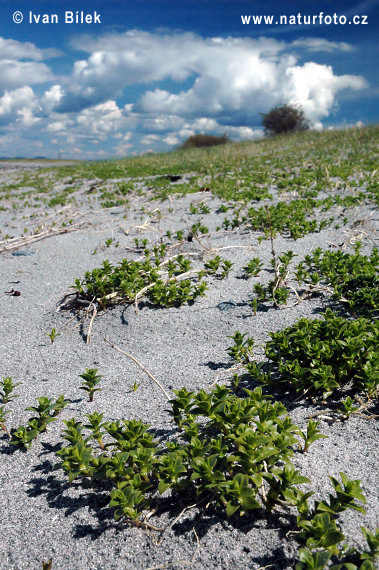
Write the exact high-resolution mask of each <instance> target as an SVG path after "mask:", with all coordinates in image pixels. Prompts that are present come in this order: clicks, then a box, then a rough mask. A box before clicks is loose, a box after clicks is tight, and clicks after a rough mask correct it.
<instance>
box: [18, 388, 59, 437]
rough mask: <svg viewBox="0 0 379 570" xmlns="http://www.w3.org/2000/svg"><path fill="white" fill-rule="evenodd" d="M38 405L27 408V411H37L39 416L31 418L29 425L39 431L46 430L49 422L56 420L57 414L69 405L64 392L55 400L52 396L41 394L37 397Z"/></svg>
mask: <svg viewBox="0 0 379 570" xmlns="http://www.w3.org/2000/svg"><path fill="white" fill-rule="evenodd" d="M37 402H38V405H37V406H30V407H28V408H25V409H26V410H27V411H30V412H35V413H36V414H37V416H35V417H32V418H30V420H29V421H28V425H29V426H32V427H33V429H36V430H37V431H38V432H44V431H46V428H47V426H48V424H49V423H51V422H54V421H56V419H57V418H56V416H57V415H58V414H59V413H60V412H61V411H62V410H63V409H64V408H65V407H66V406H67V404H68V400H65V398H64V396H63V394H62V395H61V396H59V398H58V399H57V400H56V401H55V402H54V400H53V399H52V398H47V397H46V396H41V397H40V398H37Z"/></svg>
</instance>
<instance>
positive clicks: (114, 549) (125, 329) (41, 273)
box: [0, 163, 378, 570]
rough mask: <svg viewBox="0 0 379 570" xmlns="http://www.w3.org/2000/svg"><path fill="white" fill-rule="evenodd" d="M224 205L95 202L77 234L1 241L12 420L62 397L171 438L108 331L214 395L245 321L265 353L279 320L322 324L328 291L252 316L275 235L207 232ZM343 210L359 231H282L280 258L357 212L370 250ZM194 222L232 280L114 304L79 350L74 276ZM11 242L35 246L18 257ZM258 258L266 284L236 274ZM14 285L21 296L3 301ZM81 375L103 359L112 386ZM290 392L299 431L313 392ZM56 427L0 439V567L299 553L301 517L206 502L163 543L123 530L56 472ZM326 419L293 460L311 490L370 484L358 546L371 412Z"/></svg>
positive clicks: (347, 528)
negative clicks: (192, 293) (68, 304)
mask: <svg viewBox="0 0 379 570" xmlns="http://www.w3.org/2000/svg"><path fill="white" fill-rule="evenodd" d="M1 167H2V168H1V173H0V174H1V176H2V177H3V179H2V180H3V181H4V180H7V179H9V177H10V175H11V172H10V171H11V170H12V169H14V165H10V166H9V168H8V170H7V167H6V164H5V163H2V164H1ZM17 168H18V169H20V168H23V166H22V165H17ZM7 177H8V178H7ZM88 184H89V182H88ZM201 200H205V201H206V203H207V204H208V205H209V207H210V209H211V213H210V214H207V215H204V216H199V215H191V214H190V211H189V204H190V202H193V203H196V202H197V201H201ZM219 205H220V201H219V200H217V199H214V198H212V197H211V196H210V195H209V194H204V193H199V194H195V195H190V196H187V197H181V198H173V199H172V200H170V201H167V202H164V203H160V202H159V203H154V202H147V201H146V199H145V198H144V197H142V196H140V197H136V198H135V199H133V200H132V201H131V203H130V205H129V207H128V208H123V207H118V208H113V209H110V210H102V211H91V210H88V209H83V210H81V208H80V205H79V207H78V208H76V210H75V216H74V222H73V224H72V226H71V230H75V231H70V232H67V233H62V234H56V235H53V236H51V237H46V238H45V239H41V240H39V241H36V242H34V243H25V244H22V243H21V242H20V243H19V245H18V247H17V248H15V247H13V246H12V248H13V249H11V248H8V249H7V250H6V251H4V249H5V248H4V246H3V247H2V249H3V251H2V253H0V276H1V285H2V289H1V292H0V295H1V304H0V330H1V337H0V348H1V350H0V376H1V377H5V376H11V377H12V378H13V379H14V381H15V382H22V384H21V385H20V386H18V388H17V389H16V393H17V394H19V395H20V397H19V398H17V399H15V400H13V401H12V402H11V403H10V404H9V405H8V408H9V410H10V413H9V416H8V422H7V423H8V425H9V427H16V426H18V425H19V424H20V423H24V422H26V420H27V419H28V417H30V412H26V411H25V408H26V407H27V406H31V405H34V404H35V399H36V398H37V397H39V396H42V395H46V396H48V397H54V398H56V397H58V396H59V395H60V394H64V395H65V397H66V398H68V399H69V400H70V404H69V405H68V406H67V408H66V409H65V410H64V412H63V413H62V414H61V416H60V417H61V418H62V419H68V418H70V417H73V416H75V417H76V418H77V419H83V417H84V414H88V413H90V412H92V411H93V410H94V409H96V410H98V411H101V412H103V413H104V416H105V419H116V418H127V419H132V418H138V419H141V420H143V421H145V422H148V423H149V424H151V426H152V428H154V430H159V433H160V434H161V435H162V437H166V436H167V435H168V436H169V435H172V434H173V424H172V423H171V421H170V417H169V416H168V414H167V413H166V411H165V410H166V408H167V404H166V401H165V398H164V396H163V394H162V392H161V391H159V389H158V388H157V386H156V385H155V384H154V383H152V382H151V380H149V378H148V377H147V376H146V375H145V374H144V373H143V372H142V370H141V369H140V368H138V367H137V366H136V365H135V364H134V363H133V362H132V361H131V360H129V359H128V358H126V357H125V356H123V355H122V354H120V353H118V352H116V351H115V350H114V349H112V347H111V346H110V345H109V344H107V343H106V342H105V340H104V339H105V338H108V339H109V340H110V341H111V342H114V343H116V344H117V345H118V346H119V347H120V348H122V349H123V350H126V351H127V352H129V353H130V354H132V355H133V356H134V357H135V358H137V359H138V360H139V361H140V362H141V363H142V364H144V365H145V366H146V367H147V368H148V369H149V370H150V372H151V373H152V374H153V375H154V376H155V377H156V378H157V379H159V381H160V382H161V383H162V384H163V385H164V386H165V388H166V389H167V390H168V391H170V390H172V389H177V388H180V387H182V386H186V387H187V388H188V389H193V390H197V389H200V388H204V389H209V388H210V386H211V385H212V384H213V383H214V382H216V381H218V382H222V381H223V380H224V379H225V380H226V379H227V378H228V377H230V375H229V376H228V375H227V374H225V370H226V369H227V368H228V366H230V365H231V361H230V358H229V357H228V355H227V353H226V348H227V347H228V346H230V344H231V340H230V339H229V338H228V335H231V334H233V333H234V332H235V331H236V330H237V329H238V330H240V331H241V332H247V333H248V334H249V335H251V336H254V338H255V340H256V345H257V347H258V349H257V357H258V358H259V357H260V356H261V355H262V353H263V349H262V345H263V343H264V342H265V341H267V340H268V333H269V332H270V331H275V330H278V329H282V328H284V327H285V326H287V325H289V324H292V323H294V322H295V321H296V320H297V319H298V318H299V317H300V316H308V317H317V315H318V313H319V312H320V310H323V309H325V307H327V306H328V302H327V301H326V300H325V298H321V297H319V298H315V299H312V300H309V301H306V302H303V303H301V304H300V305H298V306H296V307H294V308H292V309H287V310H277V309H274V308H269V309H268V310H267V311H260V312H258V314H257V316H254V315H253V313H252V310H251V307H250V306H249V300H250V299H251V298H252V290H253V284H254V283H255V282H257V281H258V280H262V281H267V280H269V279H270V278H271V274H270V271H269V269H270V262H271V253H270V248H271V246H270V243H269V240H265V241H263V242H262V243H260V244H259V243H258V234H257V233H251V232H248V231H245V230H240V231H235V232H227V233H226V232H224V233H222V232H218V233H212V232H214V231H215V228H216V226H217V225H219V224H220V223H221V222H222V220H223V218H224V217H225V214H217V207H218V206H219ZM156 209H159V215H158V214H157V213H156ZM147 210H148V211H149V212H150V215H149V214H148V213H147ZM154 210H155V213H154ZM27 213H28V212H25V211H23V210H21V211H20V212H17V211H16V212H13V211H12V212H10V211H5V212H0V222H1V224H2V226H3V228H5V229H3V231H4V232H5V231H7V232H10V230H11V233H12V235H13V236H19V235H21V234H22V232H23V227H24V225H25V224H26V223H27V222H26V221H25V218H23V216H25V214H27ZM51 215H52V216H53V213H52V212H51ZM329 215H330V214H329ZM337 215H339V214H338V212H337ZM344 215H345V214H344ZM349 215H350V217H351V224H350V225H348V226H346V227H345V228H342V229H340V230H335V229H331V228H329V229H325V230H323V231H322V232H321V233H318V234H310V235H307V236H305V237H304V238H302V239H299V240H297V241H293V240H291V239H286V238H283V237H281V238H277V239H276V240H275V246H276V249H277V251H278V253H280V252H283V251H287V250H290V249H291V250H293V251H294V252H295V253H297V254H298V255H299V258H298V259H300V258H301V256H303V255H305V254H306V253H308V252H309V251H310V250H311V249H313V248H314V247H317V246H321V247H324V248H328V247H333V248H337V247H347V248H348V249H349V247H350V246H351V241H352V240H354V237H356V236H357V235H358V233H357V229H356V228H357V225H356V224H355V225H354V222H356V221H357V220H358V219H361V218H362V216H364V218H365V221H366V222H367V224H366V225H365V226H363V227H362V226H361V227H360V228H359V229H361V230H362V231H363V230H364V235H363V234H361V236H363V239H364V243H365V249H366V251H368V250H369V249H370V248H371V247H372V243H373V242H372V239H373V237H374V236H373V232H372V230H373V212H372V211H369V210H367V209H365V210H364V211H361V210H353V211H351V213H350V214H349ZM125 216H126V217H125ZM200 219H201V220H202V221H203V223H205V224H206V225H207V226H208V227H209V229H210V231H211V235H210V237H209V238H208V237H205V238H203V239H202V240H201V243H199V242H197V241H196V240H195V241H194V242H192V243H186V244H185V246H184V250H187V251H189V250H191V251H193V252H195V251H197V252H202V253H204V255H205V256H208V258H209V257H211V255H210V254H209V250H210V249H215V248H225V249H223V250H220V251H218V252H217V253H219V255H221V256H222V257H224V258H226V259H230V260H232V261H233V263H234V267H233V271H232V273H231V274H230V276H229V277H228V279H226V280H222V281H221V280H218V279H216V278H212V277H210V278H208V286H209V290H208V291H207V293H206V296H205V297H203V298H200V299H198V300H196V301H195V303H194V304H192V305H186V306H183V307H180V308H170V309H157V308H153V307H151V306H149V305H148V304H143V303H142V304H141V306H140V310H139V312H138V314H136V312H135V311H134V308H133V307H132V306H129V305H124V306H119V307H115V308H113V309H111V310H109V311H107V312H106V313H103V314H100V315H99V316H98V317H97V318H96V320H95V322H94V326H93V330H92V338H91V342H90V343H89V344H86V343H85V335H86V331H87V328H88V320H87V321H86V322H84V323H83V324H82V325H81V326H80V325H79V321H78V319H77V318H75V317H74V315H73V314H72V313H70V312H67V311H60V312H57V307H58V306H59V304H60V302H61V301H62V299H63V298H64V296H65V295H66V294H67V293H68V292H70V291H72V289H70V287H71V286H72V285H73V283H74V280H75V278H81V277H83V274H84V271H85V270H89V269H92V268H94V267H98V266H100V264H101V262H102V261H103V260H104V259H109V260H110V261H111V262H113V263H116V262H117V261H119V260H121V259H123V258H125V257H127V258H129V259H132V258H136V257H138V254H137V253H135V252H133V247H134V241H133V240H134V238H136V237H137V238H139V239H141V238H147V239H149V240H151V241H153V242H156V241H157V240H159V238H160V237H161V236H162V235H163V234H164V233H165V232H166V230H167V229H170V230H174V231H175V230H178V229H184V230H185V232H187V233H188V229H189V228H190V226H191V225H192V224H193V223H195V222H197V221H199V220H200ZM370 219H371V221H370ZM37 223H38V222H37V221H35V224H36V225H37ZM138 226H139V227H138ZM141 226H142V227H141ZM76 230H77V231H76ZM110 237H113V238H114V239H115V241H114V242H113V243H112V245H111V246H109V247H106V246H105V240H106V239H108V238H110ZM116 242H117V243H118V246H117V247H116V245H115V244H116ZM13 244H14V242H13ZM236 246H237V247H236ZM94 250H97V253H94ZM17 251H18V252H19V253H20V252H24V253H25V252H27V253H29V255H14V253H16V252H17ZM213 255H214V254H213ZM256 256H258V257H260V258H261V259H262V260H263V262H264V266H265V268H266V270H265V271H263V272H262V274H261V276H260V277H259V279H258V278H252V279H250V280H245V279H242V278H241V276H242V267H243V266H244V265H246V263H247V261H248V260H249V259H251V257H256ZM206 258H207V257H206ZM194 263H195V265H196V263H198V261H196V260H195V261H194ZM12 289H13V290H17V291H19V292H20V295H18V296H14V295H9V294H5V292H9V291H11V290H12ZM230 301H231V303H229V304H228V305H226V306H225V305H220V303H224V302H230ZM225 307H226V309H227V310H225ZM222 309H223V310H222ZM52 327H55V328H56V329H57V331H59V332H60V333H61V334H60V336H58V337H57V339H56V341H55V342H54V344H51V343H50V340H49V338H48V337H47V336H46V334H45V333H47V332H49V331H50V330H51V329H52ZM259 347H260V348H259ZM86 368H98V369H99V371H100V373H101V374H103V376H104V380H103V382H102V387H103V391H101V392H98V393H97V394H96V395H95V401H94V403H93V404H89V403H88V402H87V401H86V397H85V395H84V393H83V392H82V391H80V390H78V387H79V386H80V383H81V381H80V378H79V374H81V373H83V372H84V370H85V369H86ZM223 373H224V375H223ZM135 381H136V382H137V383H139V384H140V386H139V388H138V390H137V391H136V392H134V391H133V390H132V389H131V386H132V385H133V383H134V382H135ZM293 400H294V396H293V395H288V394H287V396H286V399H285V403H286V405H287V407H288V410H289V413H290V415H291V417H292V418H293V419H294V421H295V422H296V423H297V425H299V426H300V427H302V428H304V427H305V426H306V423H307V416H308V415H309V414H310V413H311V412H312V411H313V410H314V407H313V406H312V404H311V403H310V402H307V401H305V400H304V401H300V402H297V403H295V402H294V401H293ZM63 427H64V425H63V424H62V422H61V421H57V422H54V423H53V424H51V425H50V426H49V429H48V431H47V433H45V434H42V435H41V436H39V438H38V440H36V441H35V442H34V443H33V445H32V447H31V449H30V450H28V451H27V452H26V453H24V452H22V451H19V450H16V451H14V449H13V448H11V447H10V446H9V443H8V441H9V440H8V437H7V436H6V435H5V434H4V435H2V436H0V489H1V508H0V568H1V569H4V570H5V569H7V570H11V569H12V570H16V569H17V570H19V569H28V570H31V569H33V570H34V569H40V568H41V567H42V561H47V560H48V559H50V558H52V560H53V566H52V567H53V569H54V570H58V569H62V570H63V569H65V570H67V569H70V570H79V569H91V570H95V569H99V570H100V569H106V570H111V569H120V568H125V569H129V568H130V569H132V568H136V569H147V568H155V567H159V568H163V567H164V568H165V567H170V568H176V569H179V568H186V567H188V562H189V561H191V560H192V561H193V567H194V568H197V569H216V568H223V569H224V568H225V569H229V568H230V569H231V568H241V569H245V568H251V569H258V568H261V567H263V566H267V565H272V566H271V567H273V568H289V567H291V561H293V560H294V556H295V552H296V548H295V543H294V542H293V540H292V538H291V535H288V532H289V531H290V530H291V529H293V528H294V527H293V524H294V519H293V517H291V516H290V515H285V514H283V512H282V513H279V514H272V515H270V516H264V517H262V515H261V514H255V513H254V514H252V515H251V516H249V517H244V518H242V519H239V517H236V518H234V517H232V518H231V519H226V518H225V517H222V516H221V515H219V514H217V513H215V512H213V511H208V512H207V513H206V514H201V513H200V512H199V511H198V510H196V509H192V510H190V511H188V512H186V513H185V514H184V515H183V516H182V517H181V518H180V519H179V520H178V522H177V523H176V524H175V525H174V526H173V528H171V529H170V530H168V531H167V532H166V533H165V535H164V537H163V539H162V541H161V543H160V545H159V546H157V545H156V544H155V541H154V536H153V535H152V533H149V532H147V531H145V530H142V529H137V528H134V527H130V526H128V525H127V524H125V522H122V521H120V522H117V523H115V522H114V518H113V510H112V509H110V508H109V507H108V506H107V499H106V493H105V492H101V490H100V491H99V490H97V491H95V490H94V489H93V488H92V487H91V486H90V485H88V484H87V485H86V484H82V483H80V482H74V483H73V484H72V485H69V484H68V481H67V477H66V475H65V474H64V473H63V472H62V471H59V470H58V471H53V465H54V464H55V463H56V462H57V457H56V455H55V451H57V450H58V449H59V445H60V442H61V438H60V432H61V430H62V429H63ZM320 428H321V431H322V432H323V433H324V434H326V435H327V436H328V439H322V440H319V441H318V442H316V443H315V444H314V445H313V446H312V447H311V448H310V451H309V452H308V453H307V454H305V455H300V454H296V453H295V456H294V463H295V464H296V465H297V466H298V468H300V469H301V471H302V473H303V474H304V475H306V476H308V477H310V479H311V480H312V485H311V487H312V489H313V490H314V491H315V492H316V497H318V498H320V497H326V496H327V493H328V492H331V491H332V486H331V484H330V482H329V479H328V475H333V476H338V473H339V472H340V471H344V472H345V473H346V474H347V475H348V476H349V477H351V478H358V479H360V480H361V481H362V487H363V490H364V493H365V495H366V496H367V498H368V504H367V515H366V516H364V515H362V514H360V513H358V512H354V511H350V512H347V513H345V514H344V515H343V517H341V521H342V522H343V530H344V532H345V534H346V536H347V537H348V539H349V541H350V543H351V544H353V545H360V546H363V545H364V544H365V543H364V540H363V539H362V537H361V533H360V530H359V527H360V526H362V525H363V526H366V527H368V528H369V529H371V530H373V529H374V528H375V526H376V525H377V512H378V509H377V507H378V502H377V488H378V483H377V475H376V473H377V467H378V451H377V445H376V435H377V432H376V430H377V427H376V425H375V424H374V422H373V421H367V420H364V419H363V418H359V417H354V418H351V419H350V420H349V421H347V422H344V423H342V422H334V423H330V422H327V421H321V422H320ZM166 503H167V504H165V507H164V509H163V512H162V513H161V514H158V515H156V516H155V517H153V519H152V520H153V523H154V524H155V525H156V526H157V527H162V526H166V525H168V524H169V522H170V520H172V519H173V518H174V517H175V516H176V515H178V514H179V513H180V511H181V510H182V509H183V507H184V506H185V504H178V503H174V504H172V502H170V501H169V500H167V501H166ZM193 529H195V531H196V533H195V532H194V530H193ZM196 535H197V537H198V542H197V538H196ZM165 565H168V566H165Z"/></svg>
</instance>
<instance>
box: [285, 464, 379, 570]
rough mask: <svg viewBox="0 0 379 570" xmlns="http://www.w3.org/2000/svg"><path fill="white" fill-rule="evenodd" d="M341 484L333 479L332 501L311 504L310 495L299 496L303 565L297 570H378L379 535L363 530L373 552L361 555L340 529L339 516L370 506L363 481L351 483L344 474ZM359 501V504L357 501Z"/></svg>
mask: <svg viewBox="0 0 379 570" xmlns="http://www.w3.org/2000/svg"><path fill="white" fill-rule="evenodd" d="M340 477H341V481H338V480H337V479H336V478H335V477H329V478H330V480H331V482H332V485H333V487H334V491H335V495H332V494H329V500H328V501H321V502H320V501H315V502H314V504H313V506H312V507H310V506H309V505H308V498H309V496H310V494H309V493H308V494H302V493H300V494H299V495H298V503H297V508H298V511H299V515H298V517H297V524H298V528H299V532H297V533H296V534H295V538H296V541H297V542H298V543H299V544H300V545H301V546H302V547H301V548H300V550H299V562H298V563H297V564H296V566H295V568H296V570H312V569H319V570H323V569H324V568H330V569H333V570H342V569H345V570H358V569H360V570H374V564H375V560H376V558H377V556H378V547H379V532H378V531H376V532H375V534H374V533H372V532H370V531H369V530H368V529H366V528H365V527H361V530H362V533H363V534H364V536H365V538H366V542H367V544H368V547H369V549H368V550H367V551H363V552H359V551H358V550H357V549H356V548H354V547H350V548H349V547H348V545H347V544H346V543H343V541H344V540H345V535H344V534H343V532H342V530H341V528H340V526H339V525H338V523H337V517H338V515H339V514H340V513H341V512H343V511H345V510H347V509H354V510H357V511H359V512H362V513H365V509H364V507H363V506H362V505H361V504H359V503H363V504H365V503H366V497H365V496H364V495H363V492H362V488H361V485H360V481H359V480H350V479H349V478H348V477H347V476H346V475H345V474H344V473H342V472H341V473H340ZM357 501H359V502H357Z"/></svg>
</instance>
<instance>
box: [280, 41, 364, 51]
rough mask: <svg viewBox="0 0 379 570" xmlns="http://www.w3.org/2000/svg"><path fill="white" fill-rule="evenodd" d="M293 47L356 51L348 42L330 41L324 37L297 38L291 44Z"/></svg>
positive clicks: (314, 49)
mask: <svg viewBox="0 0 379 570" xmlns="http://www.w3.org/2000/svg"><path fill="white" fill-rule="evenodd" d="M290 47H293V48H303V49H306V50H307V51H309V52H313V53H314V52H320V51H324V52H333V51H343V52H348V51H354V48H353V46H352V45H350V44H348V43H346V42H330V41H329V40H326V39H324V38H304V39H302V40H296V41H294V42H292V43H291V44H290Z"/></svg>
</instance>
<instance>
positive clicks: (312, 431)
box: [298, 419, 328, 453]
mask: <svg viewBox="0 0 379 570" xmlns="http://www.w3.org/2000/svg"><path fill="white" fill-rule="evenodd" d="M318 426H319V422H316V421H315V420H312V419H310V420H309V421H308V425H307V431H306V432H303V431H301V430H299V432H298V434H299V435H300V437H301V438H302V439H303V440H304V445H303V447H302V448H300V451H301V453H306V452H307V451H308V449H309V446H310V445H311V443H313V442H315V441H317V440H318V439H321V438H324V437H328V436H327V435H324V434H322V433H321V432H320V431H319V430H318Z"/></svg>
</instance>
